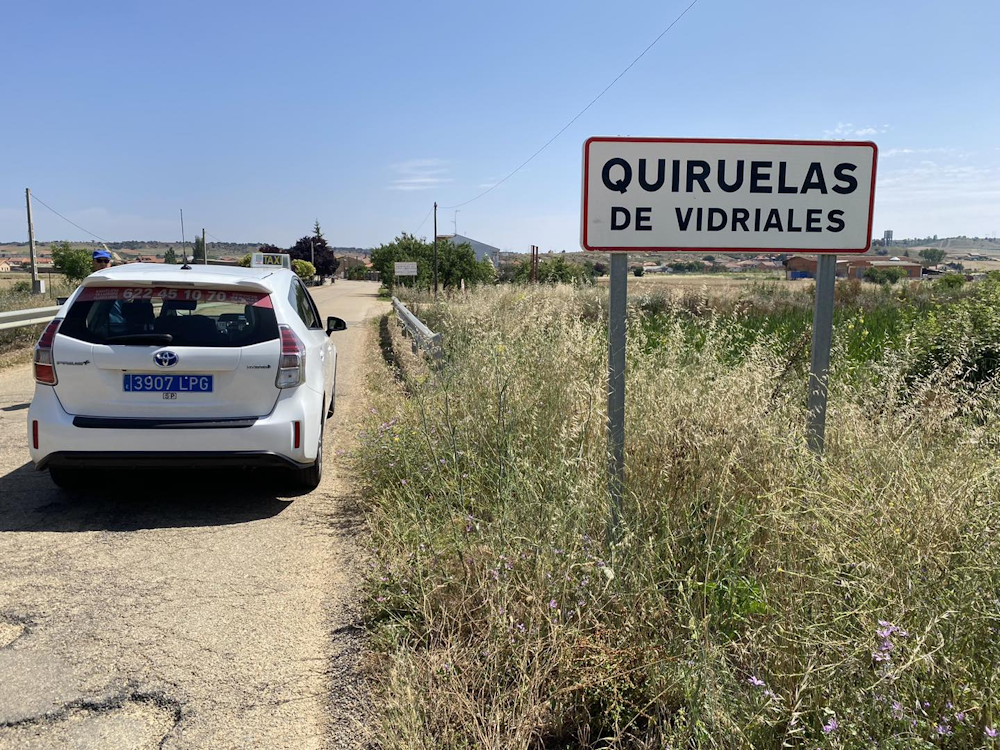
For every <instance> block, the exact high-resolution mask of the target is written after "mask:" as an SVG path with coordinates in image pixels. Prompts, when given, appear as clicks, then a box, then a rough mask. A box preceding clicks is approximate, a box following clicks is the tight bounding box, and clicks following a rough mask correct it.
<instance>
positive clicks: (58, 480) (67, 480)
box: [49, 466, 90, 490]
mask: <svg viewBox="0 0 1000 750" xmlns="http://www.w3.org/2000/svg"><path fill="white" fill-rule="evenodd" d="M49 477H50V478H51V479H52V481H53V482H54V483H55V485H56V486H57V487H59V488H60V489H64V490H78V489H83V488H84V487H86V486H87V482H88V480H89V479H90V473H89V472H88V471H87V470H86V469H73V468H68V467H66V466H52V467H50V468H49Z"/></svg>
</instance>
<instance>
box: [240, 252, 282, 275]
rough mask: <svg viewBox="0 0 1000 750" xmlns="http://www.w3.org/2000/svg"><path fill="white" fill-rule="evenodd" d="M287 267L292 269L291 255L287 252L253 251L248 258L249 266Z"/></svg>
mask: <svg viewBox="0 0 1000 750" xmlns="http://www.w3.org/2000/svg"><path fill="white" fill-rule="evenodd" d="M274 266H278V267H279V268H287V269H288V270H289V271H290V270H292V256H290V255H289V254H288V253H254V254H253V256H252V257H251V258H250V267H251V268H273V267H274Z"/></svg>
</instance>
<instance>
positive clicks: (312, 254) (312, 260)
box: [309, 240, 316, 268]
mask: <svg viewBox="0 0 1000 750" xmlns="http://www.w3.org/2000/svg"><path fill="white" fill-rule="evenodd" d="M309 262H310V263H312V265H313V268H315V267H316V243H315V242H313V241H312V240H309Z"/></svg>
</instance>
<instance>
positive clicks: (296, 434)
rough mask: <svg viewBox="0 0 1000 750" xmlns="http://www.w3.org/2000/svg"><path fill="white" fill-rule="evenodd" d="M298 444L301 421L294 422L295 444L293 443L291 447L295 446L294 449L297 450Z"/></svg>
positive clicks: (300, 443)
mask: <svg viewBox="0 0 1000 750" xmlns="http://www.w3.org/2000/svg"><path fill="white" fill-rule="evenodd" d="M300 445H302V423H301V422H296V423H295V445H293V446H292V447H293V448H295V450H298V449H299V446H300Z"/></svg>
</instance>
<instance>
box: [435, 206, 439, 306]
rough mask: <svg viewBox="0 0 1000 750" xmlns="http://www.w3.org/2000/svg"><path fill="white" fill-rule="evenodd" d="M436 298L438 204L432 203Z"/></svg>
mask: <svg viewBox="0 0 1000 750" xmlns="http://www.w3.org/2000/svg"><path fill="white" fill-rule="evenodd" d="M437 297H438V204H437V201H434V299H437Z"/></svg>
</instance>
